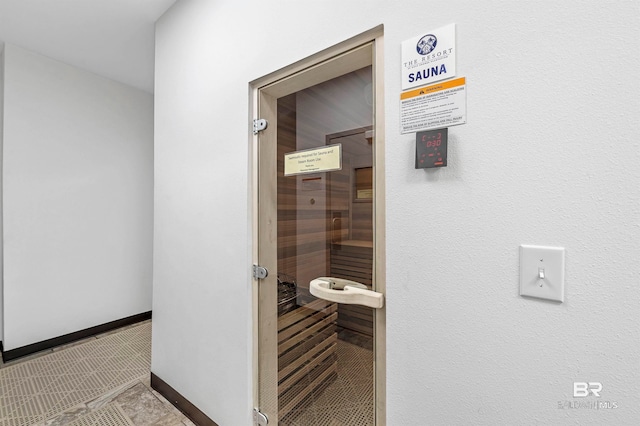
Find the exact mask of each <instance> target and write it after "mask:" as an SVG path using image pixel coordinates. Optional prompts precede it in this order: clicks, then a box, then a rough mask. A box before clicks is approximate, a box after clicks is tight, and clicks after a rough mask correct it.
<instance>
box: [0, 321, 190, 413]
mask: <svg viewBox="0 0 640 426" xmlns="http://www.w3.org/2000/svg"><path fill="white" fill-rule="evenodd" d="M150 364H151V321H145V322H143V323H140V324H136V325H133V326H129V327H125V328H122V329H119V330H116V331H114V332H110V333H105V334H102V335H98V336H96V337H92V338H89V339H86V340H83V341H81V342H77V343H74V344H71V345H66V346H63V347H60V348H56V349H53V350H48V351H44V352H41V353H38V354H34V355H31V356H29V357H26V358H22V359H19V360H15V361H13V362H10V363H7V364H0V426H30V425H37V426H54V425H56V426H57V425H72V426H151V425H157V426H193V423H192V422H191V421H190V420H189V419H187V418H186V417H185V416H184V415H183V414H182V413H180V412H179V411H178V410H177V409H176V408H175V407H173V406H172V405H171V404H170V403H169V402H168V401H167V400H165V399H164V398H163V397H162V396H161V395H160V394H158V393H157V392H156V391H154V390H153V389H151V386H150V383H149V377H150V371H149V368H150Z"/></svg>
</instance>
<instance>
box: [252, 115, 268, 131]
mask: <svg viewBox="0 0 640 426" xmlns="http://www.w3.org/2000/svg"><path fill="white" fill-rule="evenodd" d="M268 125H269V123H267V120H265V119H264V118H256V119H255V120H253V134H254V135H257V134H258V132H261V131H263V130H264V129H266V128H267V126H268Z"/></svg>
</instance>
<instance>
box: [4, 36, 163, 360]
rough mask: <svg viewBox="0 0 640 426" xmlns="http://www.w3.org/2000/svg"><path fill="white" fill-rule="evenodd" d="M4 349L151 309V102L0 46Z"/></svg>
mask: <svg viewBox="0 0 640 426" xmlns="http://www.w3.org/2000/svg"><path fill="white" fill-rule="evenodd" d="M5 65H6V67H5V87H4V95H5V109H4V113H5V115H4V146H3V154H2V155H3V170H2V172H3V194H2V196H3V216H4V217H3V219H4V229H3V243H4V349H5V350H10V349H15V348H18V347H21V346H25V345H29V344H32V343H37V342H40V341H43V340H47V339H51V338H54V337H58V336H62V335H64V334H68V333H72V332H75V331H78V330H82V329H85V328H89V327H93V326H96V325H100V324H104V323H106V322H109V321H114V320H117V319H121V318H125V317H128V316H131V315H135V314H139V313H142V312H147V311H149V310H150V308H151V289H152V288H151V287H152V282H151V272H152V270H151V267H152V263H151V256H152V252H151V250H152V237H153V235H152V232H153V225H152V223H153V210H152V208H153V201H152V197H153V180H152V179H153V97H152V96H151V95H149V94H148V93H146V92H143V91H141V90H138V89H134V88H131V87H128V86H125V85H122V84H120V83H116V82H114V81H112V80H108V79H106V78H103V77H99V76H97V75H95V74H92V73H89V72H87V71H83V70H80V69H78V68H75V67H72V66H69V65H66V64H63V63H61V62H57V61H54V60H52V59H49V58H46V57H44V56H40V55H37V54H34V53H31V52H29V51H27V50H24V49H21V48H19V47H17V46H14V45H10V44H7V45H6V46H5Z"/></svg>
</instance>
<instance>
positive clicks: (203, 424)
mask: <svg viewBox="0 0 640 426" xmlns="http://www.w3.org/2000/svg"><path fill="white" fill-rule="evenodd" d="M151 387H152V388H153V389H154V390H155V391H156V392H158V393H159V394H160V395H162V396H164V397H165V398H166V399H167V401H169V402H170V403H171V404H173V406H174V407H176V408H177V409H178V410H180V411H181V412H182V413H183V414H184V415H185V416H187V417H188V418H189V420H191V421H192V422H193V423H195V424H196V425H197V426H218V424H217V423H216V422H214V421H213V420H211V419H210V418H209V417H208V416H207V415H206V414H205V413H203V412H202V411H200V409H199V408H198V407H196V406H195V405H193V404H192V403H191V402H190V401H189V400H188V399H187V398H185V397H184V396H182V395H181V394H180V393H179V392H178V391H176V390H175V389H174V388H172V387H171V386H170V385H169V384H167V382H165V381H164V380H162V379H161V378H160V377H158V376H156V375H155V374H153V373H151Z"/></svg>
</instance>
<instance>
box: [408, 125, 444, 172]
mask: <svg viewBox="0 0 640 426" xmlns="http://www.w3.org/2000/svg"><path fill="white" fill-rule="evenodd" d="M448 131H449V129H436V130H427V131H424V132H418V133H416V169H429V168H432V167H446V165H447V136H448Z"/></svg>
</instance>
